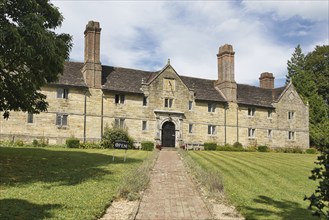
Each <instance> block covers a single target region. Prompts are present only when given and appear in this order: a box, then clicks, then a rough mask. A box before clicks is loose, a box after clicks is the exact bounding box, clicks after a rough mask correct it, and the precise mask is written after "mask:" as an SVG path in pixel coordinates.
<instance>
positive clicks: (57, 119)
mask: <svg viewBox="0 0 329 220" xmlns="http://www.w3.org/2000/svg"><path fill="white" fill-rule="evenodd" d="M61 124H62V117H61V115H59V114H57V115H56V125H61Z"/></svg>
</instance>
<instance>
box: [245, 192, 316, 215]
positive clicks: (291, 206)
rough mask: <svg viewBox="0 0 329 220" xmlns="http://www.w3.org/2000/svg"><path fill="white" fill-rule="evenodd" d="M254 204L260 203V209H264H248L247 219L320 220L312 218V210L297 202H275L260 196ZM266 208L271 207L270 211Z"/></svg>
mask: <svg viewBox="0 0 329 220" xmlns="http://www.w3.org/2000/svg"><path fill="white" fill-rule="evenodd" d="M282 193H284V192H282ZM301 200H302V199H301ZM254 202H256V203H258V205H257V206H258V207H259V206H262V207H264V208H255V207H246V209H247V210H248V211H247V212H248V214H247V218H246V219H269V218H270V219H283V220H291V219H299V220H302V219H305V220H306V219H318V218H316V217H314V216H312V213H311V211H310V210H308V209H306V208H303V207H301V205H300V204H298V203H296V202H291V201H288V200H274V199H272V198H269V197H267V196H258V198H257V199H254ZM266 207H269V209H267V208H266ZM273 208H274V209H273Z"/></svg>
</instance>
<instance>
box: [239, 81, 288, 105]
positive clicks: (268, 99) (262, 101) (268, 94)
mask: <svg viewBox="0 0 329 220" xmlns="http://www.w3.org/2000/svg"><path fill="white" fill-rule="evenodd" d="M237 87H238V88H237V90H238V91H237V96H238V97H237V101H238V104H243V105H254V106H262V107H273V106H272V103H273V101H276V100H277V99H278V98H279V97H280V95H281V93H282V92H283V90H284V89H285V87H281V88H277V89H264V88H260V87H256V86H250V85H244V84H238V85H237Z"/></svg>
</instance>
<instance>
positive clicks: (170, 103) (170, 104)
mask: <svg viewBox="0 0 329 220" xmlns="http://www.w3.org/2000/svg"><path fill="white" fill-rule="evenodd" d="M171 107H172V99H169V108H171Z"/></svg>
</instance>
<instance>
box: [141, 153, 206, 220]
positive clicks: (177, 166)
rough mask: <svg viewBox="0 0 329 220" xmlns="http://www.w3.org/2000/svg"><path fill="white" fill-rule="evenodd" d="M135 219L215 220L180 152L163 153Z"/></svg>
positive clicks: (160, 155) (160, 154)
mask: <svg viewBox="0 0 329 220" xmlns="http://www.w3.org/2000/svg"><path fill="white" fill-rule="evenodd" d="M136 219H138V220H144V219H145V220H146V219H152V220H156V219H158V220H160V219H189V220H190V219H212V217H211V214H210V212H209V210H208V209H207V207H206V205H205V203H204V202H203V200H202V199H201V197H200V195H199V193H198V191H197V189H196V186H195V184H194V183H193V182H192V180H191V178H190V176H189V175H188V174H187V172H186V169H185V167H184V165H183V162H182V161H181V159H180V158H179V156H178V154H177V151H165V150H162V151H160V153H159V157H158V160H157V161H156V163H155V166H154V169H153V171H152V173H151V181H150V186H149V188H148V189H147V190H146V191H145V193H144V196H143V198H142V201H141V204H140V207H139V210H138V213H137V216H136Z"/></svg>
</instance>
